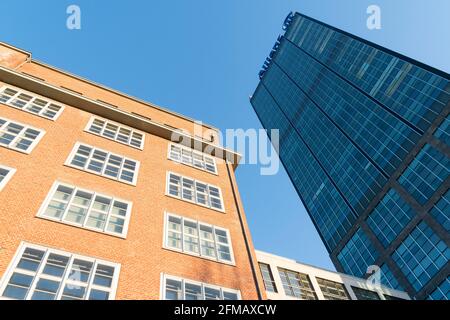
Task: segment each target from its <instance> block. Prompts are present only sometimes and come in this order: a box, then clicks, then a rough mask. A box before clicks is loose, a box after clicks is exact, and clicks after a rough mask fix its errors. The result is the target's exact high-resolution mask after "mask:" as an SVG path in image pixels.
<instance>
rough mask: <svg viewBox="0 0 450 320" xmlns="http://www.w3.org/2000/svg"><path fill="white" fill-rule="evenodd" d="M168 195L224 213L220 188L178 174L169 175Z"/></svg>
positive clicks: (170, 173) (169, 173)
mask: <svg viewBox="0 0 450 320" xmlns="http://www.w3.org/2000/svg"><path fill="white" fill-rule="evenodd" d="M166 194H167V195H168V196H171V197H175V198H179V199H182V200H185V201H189V202H193V203H196V204H199V205H201V206H205V207H208V208H211V209H214V210H218V211H222V212H224V211H225V209H224V206H223V200H222V192H221V190H220V188H219V187H215V186H212V185H209V184H207V183H203V182H200V181H196V180H194V179H191V178H186V177H183V176H180V175H178V174H175V173H172V172H168V173H167V190H166Z"/></svg>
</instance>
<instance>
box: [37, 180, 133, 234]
mask: <svg viewBox="0 0 450 320" xmlns="http://www.w3.org/2000/svg"><path fill="white" fill-rule="evenodd" d="M59 186H64V187H67V188H72V189H73V193H72V195H71V196H70V199H69V200H68V201H67V207H66V208H65V209H64V212H63V214H62V216H61V218H52V217H48V216H46V215H44V212H45V210H46V209H47V208H48V205H49V204H50V202H51V201H52V199H53V196H54V194H55V192H56V190H57V188H58V187H59ZM77 191H82V192H86V193H89V194H91V195H92V200H91V202H90V204H89V207H88V208H87V209H86V210H87V213H86V219H85V222H84V224H83V225H80V224H77V223H74V222H69V221H65V220H64V218H65V217H66V215H67V213H68V211H69V207H70V205H71V203H72V201H73V198H74V196H75V194H76V192H77ZM96 196H101V197H104V198H108V199H111V206H110V208H109V210H108V213H107V214H106V215H107V217H106V220H105V228H104V230H100V229H97V228H93V227H89V226H86V225H85V223H86V221H87V218H88V217H89V214H90V211H91V208H92V205H93V203H94V201H93V200H94V199H95V197H96ZM114 201H119V202H123V203H125V204H127V213H126V216H125V217H122V218H123V219H124V225H123V230H122V233H121V234H119V233H115V232H111V231H107V230H106V228H107V226H108V223H109V220H110V218H111V215H112V213H111V210H112V205H113V203H114ZM132 208H133V203H132V202H131V201H128V200H123V199H120V198H117V197H114V196H110V195H106V194H103V193H99V192H96V191H93V190H88V189H84V188H81V187H78V186H75V185H72V184H68V183H64V182H61V181H58V180H57V181H55V182H54V183H53V185H52V187H51V188H50V191H49V192H48V194H47V196H46V198H45V200H44V202H43V203H42V204H41V207H40V208H39V210H38V213H37V214H36V217H38V218H41V219H45V220H49V221H53V222H58V223H61V224H65V225H69V226H73V227H77V228H81V229H86V230H90V231H94V232H98V233H102V234H107V235H111V236H114V237H119V238H122V239H126V238H127V234H128V227H129V224H130V220H131V213H132Z"/></svg>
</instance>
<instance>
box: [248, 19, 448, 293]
mask: <svg viewBox="0 0 450 320" xmlns="http://www.w3.org/2000/svg"><path fill="white" fill-rule="evenodd" d="M284 29H285V33H284V34H283V35H282V36H280V38H279V39H278V41H277V44H276V45H275V47H274V49H273V50H272V52H271V54H270V57H269V58H268V59H267V60H266V63H265V65H264V70H263V71H261V73H260V78H261V81H260V83H259V85H258V87H257V89H256V91H255V93H254V94H253V96H252V98H251V104H252V106H253V108H254V110H255V112H256V113H257V115H258V117H259V119H260V121H261V123H262V125H263V126H264V127H265V128H266V129H268V130H269V131H268V134H269V138H270V129H279V134H280V135H279V137H280V149H279V155H280V158H281V161H282V163H283V165H284V167H285V169H286V171H287V172H288V174H289V176H290V178H291V181H292V183H293V184H294V186H295V188H296V190H297V192H298V194H299V195H300V197H301V199H302V202H303V203H304V205H305V207H306V209H307V211H308V213H309V215H310V217H311V219H312V220H313V222H314V224H315V226H316V228H317V230H318V231H319V234H320V236H321V238H322V240H323V241H324V243H325V245H326V247H327V249H328V251H329V253H330V256H331V258H332V260H333V262H334V263H335V265H336V267H337V269H338V270H339V271H342V272H345V273H349V274H353V275H355V276H358V277H363V276H365V274H366V271H367V267H368V266H370V265H378V266H380V267H381V271H382V273H383V274H382V277H381V279H382V282H383V283H384V284H385V285H389V286H392V287H395V288H399V289H404V290H406V291H407V292H408V293H409V294H410V295H411V296H412V297H415V298H418V299H425V298H426V297H428V296H429V295H430V294H431V293H433V292H434V291H435V290H436V289H437V287H438V286H439V285H440V284H441V283H442V282H443V281H444V280H445V279H447V277H448V276H449V273H450V265H449V258H450V249H449V244H450V237H449V233H448V230H449V226H450V205H449V204H450V195H449V194H448V192H447V191H448V189H449V185H450V180H449V175H450V145H449V143H450V120H449V110H450V76H449V75H448V74H447V73H445V72H442V71H439V70H435V69H433V68H431V67H428V66H426V65H423V64H421V63H419V62H416V61H414V60H412V59H409V58H407V57H404V56H401V55H399V54H397V53H395V52H392V51H390V50H387V49H385V48H382V47H380V46H378V45H375V44H372V43H369V42H367V41H365V40H363V39H360V38H358V37H355V36H353V35H351V34H348V33H346V32H344V31H341V30H338V29H336V28H333V27H331V26H328V25H326V24H323V23H321V22H319V21H316V20H314V19H311V18H309V17H306V16H304V15H301V14H298V13H296V14H293V15H290V16H289V17H288V19H287V20H286V23H285V26H284ZM424 246H425V247H424Z"/></svg>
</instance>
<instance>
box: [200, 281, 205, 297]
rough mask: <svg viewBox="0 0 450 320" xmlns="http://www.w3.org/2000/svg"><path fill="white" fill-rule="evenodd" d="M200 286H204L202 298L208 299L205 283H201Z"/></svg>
mask: <svg viewBox="0 0 450 320" xmlns="http://www.w3.org/2000/svg"><path fill="white" fill-rule="evenodd" d="M200 286H201V287H202V300H206V290H205V284H204V283H201V284H200Z"/></svg>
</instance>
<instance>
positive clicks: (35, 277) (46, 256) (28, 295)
mask: <svg viewBox="0 0 450 320" xmlns="http://www.w3.org/2000/svg"><path fill="white" fill-rule="evenodd" d="M24 252H25V251H24ZM49 255H50V250H48V249H47V250H46V251H45V254H44V256H43V257H42V260H41V263H40V265H39V267H38V269H37V270H36V274H35V276H34V279H33V281H32V282H31V285H30V288H29V289H28V292H27V295H26V296H25V300H30V299H31V296H32V295H33V293H34V290H35V289H36V285H37V282H38V279H39V277H40V275H41V274H42V271H43V270H44V267H45V265H46V264H47V259H48V256H49Z"/></svg>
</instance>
